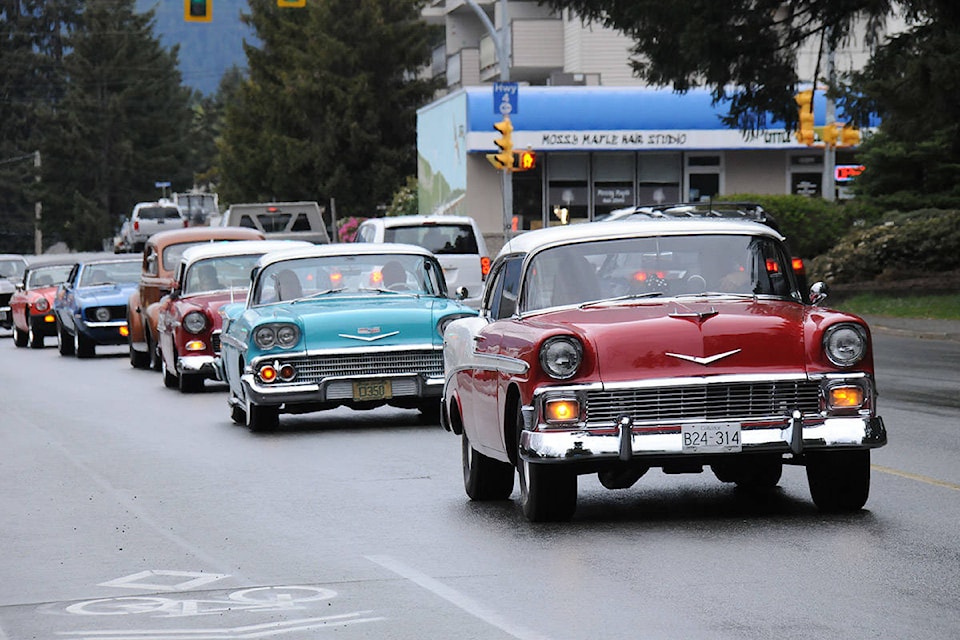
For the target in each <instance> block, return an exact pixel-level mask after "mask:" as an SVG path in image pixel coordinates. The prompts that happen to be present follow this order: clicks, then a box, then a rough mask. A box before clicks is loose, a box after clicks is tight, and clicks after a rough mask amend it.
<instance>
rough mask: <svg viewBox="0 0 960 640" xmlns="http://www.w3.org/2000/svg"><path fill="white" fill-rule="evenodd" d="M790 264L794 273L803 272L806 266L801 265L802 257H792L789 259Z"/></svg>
mask: <svg viewBox="0 0 960 640" xmlns="http://www.w3.org/2000/svg"><path fill="white" fill-rule="evenodd" d="M790 266H791V267H792V268H793V272H794V273H803V272H804V271H806V268H805V267H804V266H803V258H793V259H791V260H790Z"/></svg>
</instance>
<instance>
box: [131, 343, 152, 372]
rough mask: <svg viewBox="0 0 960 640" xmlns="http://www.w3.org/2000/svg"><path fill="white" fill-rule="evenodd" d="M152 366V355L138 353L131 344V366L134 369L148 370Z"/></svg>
mask: <svg viewBox="0 0 960 640" xmlns="http://www.w3.org/2000/svg"><path fill="white" fill-rule="evenodd" d="M149 364H150V354H149V353H143V352H140V351H137V350H136V349H134V348H133V344H130V366H131V367H133V368H134V369H146V368H147V365H149Z"/></svg>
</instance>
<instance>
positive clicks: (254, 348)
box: [219, 244, 476, 431]
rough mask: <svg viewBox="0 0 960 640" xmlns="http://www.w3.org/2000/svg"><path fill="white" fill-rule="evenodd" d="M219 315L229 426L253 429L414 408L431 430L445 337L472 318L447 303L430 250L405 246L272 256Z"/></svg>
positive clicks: (346, 247)
mask: <svg viewBox="0 0 960 640" xmlns="http://www.w3.org/2000/svg"><path fill="white" fill-rule="evenodd" d="M221 311H222V313H223V314H224V316H225V321H224V326H223V333H222V336H221V339H222V346H221V354H220V361H219V366H220V368H221V372H222V376H223V379H224V380H225V381H226V382H227V383H228V384H229V386H230V390H229V403H230V408H231V418H232V419H233V420H234V422H236V423H238V424H246V425H247V427H249V428H250V429H251V430H253V431H265V430H271V429H274V428H276V427H277V426H278V424H279V416H280V414H281V413H308V412H313V411H321V410H325V409H331V408H334V407H337V406H348V407H352V408H355V409H371V408H374V407H378V406H382V405H391V406H395V407H402V408H408V409H419V410H420V412H421V414H422V416H423V419H424V421H426V422H437V421H438V420H439V412H440V395H441V393H442V390H443V332H444V330H445V329H446V327H447V325H448V324H449V323H450V322H452V321H454V320H457V319H459V318H463V317H467V316H474V315H476V311H475V310H473V309H471V308H469V307H468V306H466V305H465V304H463V303H462V302H460V301H457V300H452V299H450V298H448V297H447V287H446V282H445V280H444V277H443V269H442V268H441V266H440V264H439V263H438V262H437V259H436V258H435V257H434V255H433V254H432V253H430V252H429V251H427V250H426V249H422V248H420V247H416V246H412V245H404V244H342V245H319V246H315V247H309V248H305V249H293V250H284V251H277V252H272V253H268V254H266V255H264V256H263V257H261V258H260V260H259V261H258V262H257V266H256V267H255V268H254V270H253V274H252V280H251V286H250V289H249V291H248V293H247V301H246V303H245V304H243V305H241V304H233V305H227V306H225V307H223V309H222V310H221Z"/></svg>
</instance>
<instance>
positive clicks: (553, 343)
mask: <svg viewBox="0 0 960 640" xmlns="http://www.w3.org/2000/svg"><path fill="white" fill-rule="evenodd" d="M582 360H583V345H581V344H580V341H579V340H577V339H576V338H574V337H572V336H555V337H553V338H550V339H548V340H547V341H546V342H544V343H543V346H542V347H540V366H542V367H543V370H544V371H546V372H547V375H549V376H550V377H551V378H556V379H558V380H566V379H568V378H572V377H573V376H574V374H576V373H577V369H578V368H579V367H580V362H581V361H582Z"/></svg>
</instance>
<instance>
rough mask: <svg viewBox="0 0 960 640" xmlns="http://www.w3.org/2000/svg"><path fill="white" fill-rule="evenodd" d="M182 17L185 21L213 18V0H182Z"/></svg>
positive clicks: (207, 20)
mask: <svg viewBox="0 0 960 640" xmlns="http://www.w3.org/2000/svg"><path fill="white" fill-rule="evenodd" d="M183 19H184V20H186V21H187V22H210V21H211V20H213V0H183Z"/></svg>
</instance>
